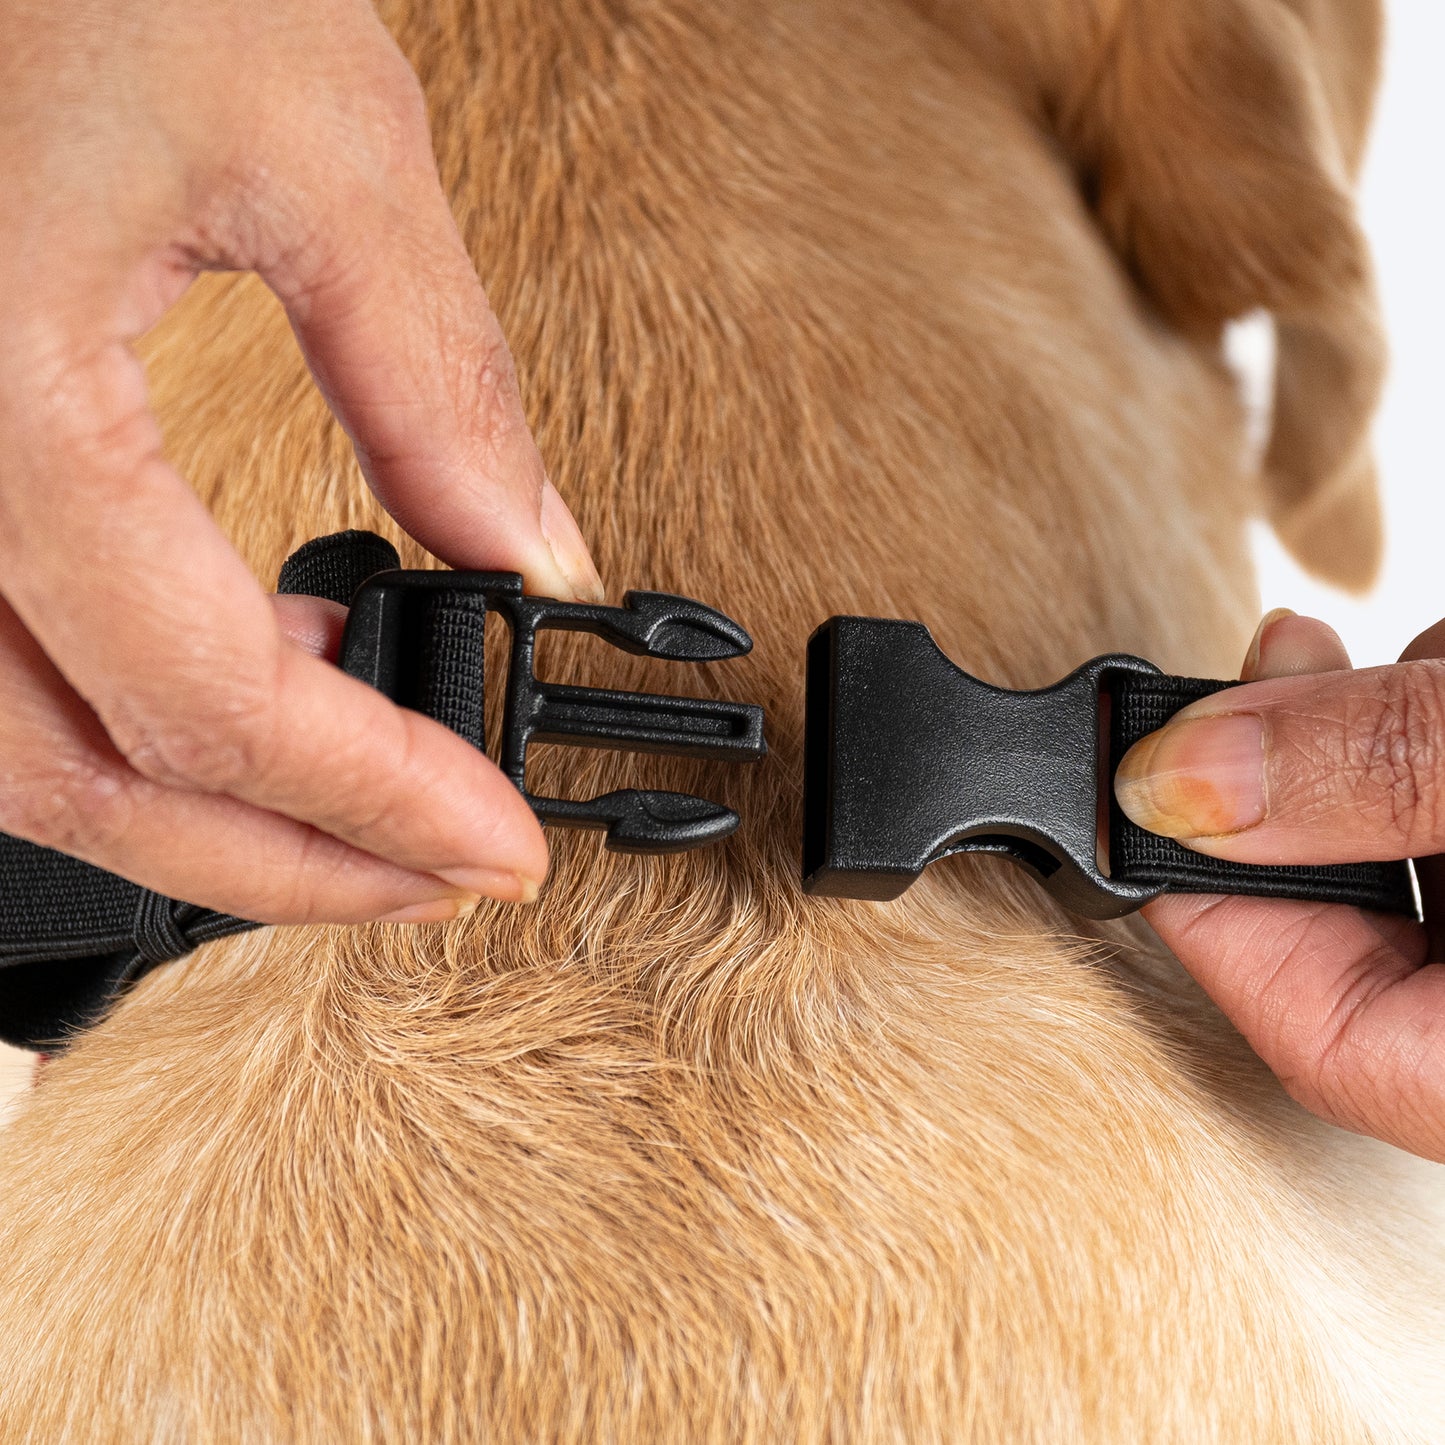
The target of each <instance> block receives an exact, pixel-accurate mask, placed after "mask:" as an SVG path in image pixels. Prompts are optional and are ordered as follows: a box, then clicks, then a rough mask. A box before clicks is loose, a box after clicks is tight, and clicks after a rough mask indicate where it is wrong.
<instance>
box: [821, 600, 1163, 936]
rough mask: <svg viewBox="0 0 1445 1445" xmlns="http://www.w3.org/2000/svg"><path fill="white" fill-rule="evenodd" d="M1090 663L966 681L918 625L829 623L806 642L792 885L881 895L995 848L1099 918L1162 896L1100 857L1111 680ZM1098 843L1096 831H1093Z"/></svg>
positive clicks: (1102, 660) (1136, 663)
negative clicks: (799, 813) (1032, 677)
mask: <svg viewBox="0 0 1445 1445" xmlns="http://www.w3.org/2000/svg"><path fill="white" fill-rule="evenodd" d="M1126 673H1149V674H1158V673H1159V669H1158V668H1156V667H1154V666H1153V665H1152V664H1151V663H1148V662H1145V661H1144V660H1143V659H1141V658H1138V657H1130V656H1125V655H1122V654H1119V655H1109V656H1104V657H1096V658H1095V659H1094V660H1093V661H1092V662H1086V663H1085V664H1084V665H1083V666H1082V667H1080V668H1079V669H1078V670H1077V671H1076V672H1073V673H1071V674H1070V675H1069V676H1068V677H1066V678H1065V679H1064V680H1063V681H1062V682H1059V683H1056V684H1054V686H1052V687H1047V688H1043V689H1041V690H1039V691H1037V692H1012V691H1009V690H1007V689H1004V688H997V687H991V686H989V684H987V683H984V682H980V681H979V680H978V679H977V678H975V677H971V676H970V675H969V674H968V673H966V672H964V671H963V670H962V669H961V668H959V667H957V666H955V665H954V663H952V662H951V661H949V659H948V658H947V657H945V656H944V654H943V653H942V652H941V651H940V650H939V648H938V645H937V644H936V643H935V642H934V640H933V638H932V637H931V636H930V635H929V631H928V629H927V628H926V627H924V626H922V625H921V624H920V623H917V622H895V621H885V620H880V619H877V618H869V617H834V618H831V619H830V620H829V621H827V622H825V623H824V624H823V625H822V626H821V627H820V628H819V629H818V630H817V631H816V632H815V633H814V634H813V636H812V638H811V640H810V641H809V643H808V673H807V723H806V732H805V743H804V770H803V778H804V785H803V786H804V793H803V887H804V889H805V890H806V891H807V892H809V893H813V894H821V895H825V896H830V897H843V898H870V899H879V900H881V899H888V898H896V897H897V896H898V895H899V894H900V893H902V892H903V891H904V889H906V888H907V887H908V885H909V884H910V883H912V882H913V881H914V879H916V878H917V877H918V876H919V874H920V873H922V872H923V870H924V869H925V868H926V867H927V866H928V865H929V864H930V863H933V862H936V861H937V860H938V859H940V858H946V857H948V856H949V855H950V854H953V853H965V852H967V853H999V854H1003V855H1004V856H1006V857H1008V858H1012V859H1013V860H1014V861H1015V862H1016V863H1021V864H1022V865H1023V866H1024V867H1025V868H1027V869H1029V871H1030V872H1032V873H1033V874H1034V875H1035V876H1036V877H1037V878H1039V879H1040V881H1042V882H1043V884H1044V885H1045V886H1046V887H1047V888H1048V890H1049V891H1050V892H1051V893H1052V894H1053V895H1054V897H1056V898H1057V899H1058V900H1059V902H1060V903H1062V904H1063V905H1064V906H1065V907H1066V908H1069V909H1070V910H1072V911H1073V912H1075V913H1080V914H1084V915H1085V916H1088V917H1093V918H1112V917H1117V916H1118V915H1120V914H1123V913H1128V912H1130V911H1131V910H1132V909H1135V908H1138V907H1139V906H1140V904H1142V903H1146V902H1148V901H1149V899H1150V898H1153V897H1154V896H1156V895H1157V894H1158V893H1160V892H1161V891H1162V888H1161V886H1159V885H1154V884H1147V883H1136V882H1129V881H1126V880H1123V879H1118V878H1111V877H1109V876H1108V874H1106V873H1105V872H1104V871H1103V869H1102V868H1101V866H1100V860H1099V838H1100V833H1101V828H1100V819H1101V816H1102V817H1104V818H1107V812H1101V809H1102V804H1101V798H1102V797H1103V796H1104V789H1105V787H1106V785H1107V778H1108V759H1107V757H1106V748H1107V741H1108V727H1107V722H1106V721H1105V720H1101V705H1102V701H1103V698H1104V697H1105V695H1106V694H1107V693H1108V691H1109V687H1110V682H1111V679H1114V678H1118V677H1119V676H1120V675H1122V674H1126ZM1105 836H1107V833H1106V834H1105Z"/></svg>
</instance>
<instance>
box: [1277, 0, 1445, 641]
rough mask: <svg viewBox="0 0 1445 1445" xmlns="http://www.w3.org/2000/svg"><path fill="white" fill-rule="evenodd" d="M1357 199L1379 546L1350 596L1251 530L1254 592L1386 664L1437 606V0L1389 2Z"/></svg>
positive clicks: (1441, 351)
mask: <svg viewBox="0 0 1445 1445" xmlns="http://www.w3.org/2000/svg"><path fill="white" fill-rule="evenodd" d="M1388 17H1389V22H1390V30H1389V38H1388V42H1387V47H1386V53H1385V81H1384V89H1383V91H1382V92H1381V97H1380V105H1379V110H1378V112H1377V114H1376V119H1375V130H1374V137H1373V140H1372V142H1371V146H1370V152H1369V157H1368V160H1367V162H1366V166H1365V174H1364V182H1363V189H1362V193H1361V202H1362V208H1363V216H1364V222H1365V229H1366V231H1367V232H1368V233H1369V236H1370V240H1371V242H1372V244H1373V246H1374V251H1375V264H1376V267H1377V270H1378V273H1379V281H1380V290H1381V295H1382V297H1383V300H1384V308H1385V325H1386V329H1387V331H1388V333H1389V337H1390V348H1391V355H1392V365H1391V373H1390V380H1389V383H1388V385H1387V387H1386V391H1385V400H1384V405H1383V408H1382V409H1381V412H1380V417H1379V421H1378V423H1377V425H1376V429H1375V445H1376V454H1377V456H1378V459H1379V463H1380V479H1381V484H1382V489H1383V493H1384V501H1385V524H1386V542H1385V545H1386V554H1385V567H1384V571H1383V573H1382V574H1381V580H1380V582H1379V585H1378V586H1377V587H1376V588H1375V589H1374V591H1373V592H1371V593H1369V594H1368V595H1367V596H1366V597H1364V598H1363V599H1358V600H1357V599H1354V598H1351V597H1348V596H1346V595H1345V594H1343V593H1341V592H1338V591H1335V590H1334V589H1332V588H1328V587H1325V586H1322V585H1321V584H1320V583H1318V582H1315V581H1314V580H1312V579H1311V578H1309V577H1308V576H1306V575H1305V573H1303V572H1302V571H1301V570H1300V569H1299V568H1298V567H1297V566H1295V564H1294V563H1293V562H1292V561H1291V560H1290V558H1289V557H1288V556H1287V555H1286V554H1285V552H1284V550H1283V549H1282V548H1281V547H1280V545H1279V543H1278V542H1277V541H1276V540H1275V538H1274V534H1273V533H1272V532H1270V531H1269V529H1268V528H1267V527H1264V526H1260V527H1259V528H1258V533H1257V536H1256V539H1255V540H1256V548H1255V554H1256V560H1257V562H1258V565H1259V583H1260V594H1261V600H1262V602H1263V604H1264V607H1265V608H1266V609H1268V608H1271V607H1292V608H1293V609H1294V610H1295V611H1296V612H1305V613H1310V614H1311V615H1313V616H1316V617H1322V618H1324V620H1325V621H1326V622H1328V623H1330V624H1331V626H1333V627H1334V628H1335V629H1336V630H1337V631H1338V632H1339V634H1340V636H1341V637H1342V638H1343V639H1344V641H1345V645H1346V646H1347V647H1348V648H1349V650H1350V655H1351V657H1352V658H1353V660H1354V662H1355V665H1356V666H1357V667H1360V666H1371V665H1373V664H1376V663H1382V662H1393V661H1394V660H1395V658H1396V657H1397V656H1398V655H1399V653H1400V651H1401V649H1402V648H1403V647H1404V646H1405V644H1406V643H1407V642H1409V640H1410V639H1411V638H1412V637H1414V636H1415V634H1416V633H1417V632H1421V631H1423V630H1424V629H1425V628H1426V627H1427V626H1429V625H1430V624H1431V623H1432V622H1436V621H1438V620H1439V619H1440V618H1442V617H1445V158H1442V151H1445V0H1392V3H1390V4H1389V7H1388Z"/></svg>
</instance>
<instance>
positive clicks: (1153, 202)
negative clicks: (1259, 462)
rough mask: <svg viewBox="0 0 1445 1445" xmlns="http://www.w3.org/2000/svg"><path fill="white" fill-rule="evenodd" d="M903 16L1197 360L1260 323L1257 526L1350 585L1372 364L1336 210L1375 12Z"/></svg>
mask: <svg viewBox="0 0 1445 1445" xmlns="http://www.w3.org/2000/svg"><path fill="white" fill-rule="evenodd" d="M919 3H920V4H921V5H922V6H923V7H924V8H925V10H928V11H931V13H932V14H933V16H934V18H935V19H937V20H940V21H943V22H944V23H945V24H949V25H950V28H953V29H955V31H958V30H962V31H964V32H966V33H967V37H968V39H969V40H970V41H971V42H972V43H973V44H974V45H975V46H978V45H983V46H984V47H985V48H986V50H987V51H988V52H989V55H988V59H989V62H990V63H991V64H993V65H996V66H997V65H1002V66H1003V67H1004V73H1005V74H1006V75H1011V77H1012V78H1013V80H1014V82H1015V84H1016V85H1018V86H1019V87H1020V88H1021V91H1022V92H1023V94H1024V96H1025V99H1026V100H1027V101H1028V102H1029V103H1030V104H1032V105H1034V106H1035V107H1036V108H1037V111H1038V113H1039V116H1040V119H1041V121H1042V122H1043V123H1044V124H1046V125H1047V126H1048V127H1049V128H1050V129H1052V130H1053V131H1054V132H1055V134H1056V135H1057V136H1058V138H1059V140H1060V142H1061V143H1062V145H1063V147H1064V149H1065V151H1066V153H1067V154H1068V155H1069V157H1070V158H1071V159H1072V161H1073V163H1074V165H1075V166H1076V167H1077V169H1078V172H1079V175H1080V177H1081V181H1082V184H1083V186H1084V189H1085V192H1086V195H1087V196H1088V198H1089V201H1090V203H1091V205H1092V206H1093V207H1094V209H1095V211H1096V213H1097V216H1098V219H1099V223H1100V225H1101V227H1102V228H1103V230H1104V232H1105V234H1106V235H1107V237H1108V238H1109V240H1110V242H1111V244H1112V245H1113V246H1114V248H1115V249H1116V250H1117V252H1118V254H1119V256H1120V258H1121V260H1122V261H1123V262H1124V264H1125V265H1126V266H1127V267H1128V268H1129V270H1130V271H1131V272H1132V273H1133V275H1134V276H1135V277H1136V279H1137V281H1138V283H1139V285H1140V287H1141V288H1142V289H1143V291H1144V292H1145V293H1146V294H1147V295H1148V296H1149V297H1150V298H1151V299H1152V301H1153V302H1154V304H1155V305H1156V306H1157V307H1158V308H1159V309H1160V311H1161V312H1162V313H1163V314H1164V315H1165V316H1166V317H1167V318H1168V319H1169V320H1170V321H1171V322H1173V323H1174V324H1175V325H1177V326H1179V327H1181V328H1183V329H1185V330H1186V331H1187V332H1189V333H1190V334H1192V335H1196V336H1198V337H1199V338H1200V339H1201V340H1202V341H1205V342H1206V343H1208V344H1211V345H1212V344H1217V342H1218V339H1219V337H1220V335H1221V332H1222V328H1223V326H1224V324H1225V323H1226V322H1228V321H1231V320H1233V319H1236V318H1238V317H1241V316H1245V315H1247V314H1249V313H1251V312H1254V311H1257V310H1261V309H1262V310H1265V311H1268V312H1270V313H1271V314H1272V315H1273V317H1274V319H1275V324H1276V334H1277V339H1278V347H1277V358H1278V359H1277V376H1276V392H1275V407H1274V425H1273V434H1272V437H1271V440H1270V443H1269V446H1268V450H1267V453H1266V456H1265V462H1264V466H1265V488H1266V505H1267V508H1268V511H1269V515H1270V518H1271V520H1272V521H1273V523H1274V525H1275V528H1276V530H1277V531H1278V532H1279V534H1280V536H1281V538H1282V539H1283V540H1284V542H1285V544H1286V545H1287V546H1288V547H1289V548H1290V550H1291V551H1292V552H1293V553H1294V554H1295V556H1296V557H1297V558H1298V559H1299V560H1300V562H1301V563H1302V564H1303V565H1305V566H1306V567H1308V568H1309V569H1310V570H1311V571H1313V572H1316V573H1318V574H1320V575H1322V576H1323V577H1325V578H1326V579H1328V580H1330V581H1333V582H1336V583H1339V584H1341V585H1344V586H1347V587H1351V588H1363V587H1365V586H1367V585H1368V584H1369V582H1370V581H1371V580H1372V579H1373V577H1374V574H1375V572H1376V569H1377V567H1378V565H1379V557H1380V551H1381V524H1380V515H1379V501H1378V495H1377V492H1376V487H1375V474H1374V466H1373V461H1372V457H1371V453H1370V446H1369V430H1370V424H1371V421H1372V419H1373V416H1374V412H1375V407H1376V404H1377V402H1378V399H1379V391H1380V385H1381V381H1382V379H1383V373H1384V351H1385V349H1384V342H1383V337H1382V332H1381V324H1380V317H1379V309H1378V304H1377V301H1376V297H1375V291H1374V282H1373V276H1372V270H1371V264H1370V258H1369V252H1368V249H1367V247H1366V243H1365V240H1364V236H1363V235H1362V233H1361V230H1360V227H1359V224H1358V221H1357V220H1356V216H1355V207H1354V199H1353V194H1352V190H1353V183H1354V179H1355V175H1356V173H1357V170H1358V167H1359V163H1360V158H1361V152H1362V150H1363V147H1364V140H1365V133H1366V129H1367V127H1368V123H1369V115H1370V108H1371V102H1372V99H1373V96H1374V92H1375V87H1376V81H1377V77H1378V66H1379V57H1380V49H1381V39H1382V29H1383V21H1382V16H1381V7H1380V4H1379V0H1036V3H1030V4H1028V5H1019V4H1018V0H971V3H970V5H969V6H968V7H964V8H959V7H957V0H919ZM965 8H966V9H967V10H968V11H969V12H971V13H970V14H969V15H968V17H967V18H965V14H964V10H965ZM949 12H952V13H951V14H950V13H949ZM950 22H951V23H950Z"/></svg>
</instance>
